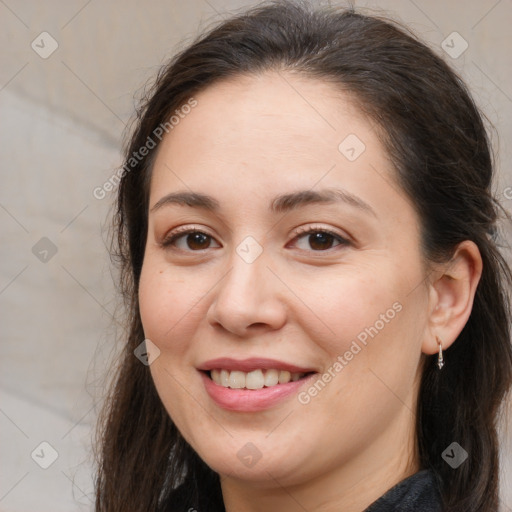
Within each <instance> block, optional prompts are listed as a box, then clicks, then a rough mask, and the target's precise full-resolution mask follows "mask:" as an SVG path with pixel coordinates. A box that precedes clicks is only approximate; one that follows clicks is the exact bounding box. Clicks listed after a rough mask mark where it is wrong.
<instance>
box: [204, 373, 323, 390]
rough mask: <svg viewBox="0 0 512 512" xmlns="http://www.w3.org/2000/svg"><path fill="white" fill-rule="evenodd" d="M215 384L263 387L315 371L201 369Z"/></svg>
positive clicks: (243, 387)
mask: <svg viewBox="0 0 512 512" xmlns="http://www.w3.org/2000/svg"><path fill="white" fill-rule="evenodd" d="M203 373H204V374H205V375H207V376H208V377H209V378H210V379H211V380H213V382H215V384H217V385H219V386H223V387H225V388H231V389H254V390H256V389H263V388H270V387H274V386H279V385H280V384H288V383H289V382H296V381H298V380H302V379H304V378H306V377H308V376H309V375H312V374H314V373H316V372H307V373H304V372H301V373H291V372H289V371H286V370H276V369H268V370H261V369H257V370H253V371H250V372H242V371H239V370H232V371H230V370H225V369H213V370H209V371H203Z"/></svg>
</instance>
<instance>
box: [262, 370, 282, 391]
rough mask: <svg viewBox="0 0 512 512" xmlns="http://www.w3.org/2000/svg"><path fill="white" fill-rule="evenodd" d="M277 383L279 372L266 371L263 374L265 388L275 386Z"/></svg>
mask: <svg viewBox="0 0 512 512" xmlns="http://www.w3.org/2000/svg"><path fill="white" fill-rule="evenodd" d="M278 382H279V372H278V371H277V370H267V372H266V373H265V386H267V387H269V386H275V385H276V384H277V383H278Z"/></svg>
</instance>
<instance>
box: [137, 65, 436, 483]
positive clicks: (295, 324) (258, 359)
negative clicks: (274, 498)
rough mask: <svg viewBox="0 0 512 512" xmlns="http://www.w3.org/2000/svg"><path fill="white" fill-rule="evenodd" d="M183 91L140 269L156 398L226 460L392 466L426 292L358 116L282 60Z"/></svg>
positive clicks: (358, 471) (407, 224)
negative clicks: (274, 68)
mask: <svg viewBox="0 0 512 512" xmlns="http://www.w3.org/2000/svg"><path fill="white" fill-rule="evenodd" d="M195 99H196V101H197V105H196V106H195V107H194V108H193V109H187V111H189V110H190V112H189V113H188V114H187V115H182V117H180V120H179V123H177V124H175V125H174V127H173V128H172V130H170V131H169V133H168V134H167V135H166V136H165V138H164V139H163V141H162V144H161V146H160V148H159V150H158V155H157V158H156V160H155V164H154V171H153V175H152V181H151V190H150V212H149V226H148V238H147V245H146V252H145V258H144V264H143V268H142V275H141V279H140V291H139V298H140V313H141V317H142V322H143V326H144V331H145V336H146V338H147V339H149V340H151V342H152V343H153V344H154V345H156V347H158V350H159V355H158V357H156V358H155V360H154V362H153V363H152V364H151V366H150V370H151V374H152V377H153V379H154V382H155V385H156V388H157V390H158V393H159V395H160V397H161V399H162V401H163V404H164V406H165V408H166V409H167V411H168V413H169V415H170V416H171V418H172V420H173V421H174V423H175V424H176V425H177V427H178V428H179V430H180V432H181V433H182V434H183V436H184V437H185V439H186V440H187V441H188V442H189V443H190V444H191V446H192V447H193V448H194V449H195V450H196V451H197V453H198V454H199V455H200V457H201V458H202V459H203V460H205V462H206V463H207V464H208V465H209V466H210V467H211V468H213V469H214V470H215V471H217V472H219V473H220V474H221V475H222V477H223V478H236V479H240V480H239V481H247V480H250V481H251V482H252V484H253V485H254V484H257V485H258V486H260V487H275V486H277V485H294V484H300V483H301V482H306V481H309V480H311V479H313V478H316V477H318V476H320V475H327V474H338V475H339V474H341V473H344V472H345V473H346V475H347V478H351V479H353V480H354V481H358V479H360V478H362V476H365V475H368V474H371V473H372V472H373V468H377V467H382V466H383V464H389V462H390V461H392V463H393V464H395V466H394V467H395V468H399V467H400V468H402V469H404V468H403V461H404V460H405V459H406V458H407V457H408V456H411V457H412V456H414V451H413V450H414V444H413V439H414V420H415V418H414V414H413V413H412V411H414V410H415V406H414V403H415V399H416V394H417V391H418V383H419V378H418V376H419V371H418V366H419V362H420V356H421V346H422V342H423V340H424V337H425V336H426V329H427V311H426V310H427V309H428V302H427V299H428V297H427V288H426V287H425V286H424V279H425V275H424V267H423V262H422V259H421V254H420V245H419V244H420V239H419V223H418V218H417V216H416V213H415V211H414V209H413V207H412V205H411V203H410V202H409V201H408V199H407V198H406V196H405V194H404V193H403V192H402V191H401V189H400V188H399V186H398V185H397V184H396V181H395V179H394V174H393V169H392V166H391V164H390V162H389V159H388V157H387V155H386V152H385V150H384V148H383V146H382V145H381V143H380V142H379V140H378V138H377V134H376V132H375V131H374V130H373V128H372V124H371V123H370V122H369V121H368V120H367V119H365V118H364V117H363V116H362V115H361V113H360V112H359V111H358V110H357V108H356V107H355V106H354V104H353V103H352V102H351V101H350V98H349V97H348V96H346V95H344V94H343V93H341V92H339V91H338V90H337V89H336V88H334V86H333V85H329V84H327V83H322V82H320V81H316V80H314V79H311V78H304V77H300V76H298V75H296V74H295V75H294V74H291V73H280V74H278V73H270V72H268V73H265V74H262V75H260V76H250V77H239V78H237V79H234V80H231V81H229V82H223V83H219V84H216V85H214V86H211V87H209V88H207V89H206V90H204V91H203V92H201V93H200V94H198V95H196V96H195ZM177 193H180V194H181V195H180V196H170V194H177ZM191 194H200V195H201V196H200V197H199V196H196V197H194V196H191ZM204 196H208V198H206V199H205V197H204ZM199 199H202V200H199ZM188 230H193V231H196V233H195V234H187V231H188ZM309 231H311V232H310V233H308V232H309ZM175 235H176V236H175ZM141 341H142V340H141ZM150 346H151V345H150ZM153 354H154V355H157V354H158V351H154V352H153ZM220 358H222V359H224V358H229V360H224V361H213V360H216V359H220ZM268 359H270V360H273V361H268ZM205 369H214V370H217V371H216V372H214V377H215V379H217V381H218V380H219V379H220V382H221V384H218V383H216V382H214V381H213V380H211V377H210V374H209V372H206V371H204V370H205ZM221 370H223V371H221ZM228 370H232V371H228ZM287 370H291V373H292V374H296V373H298V374H299V375H290V376H289V375H288V373H287ZM310 372H314V373H313V374H311V373H310ZM303 373H307V374H308V375H306V377H304V378H302V374H303ZM298 377H300V378H299V380H294V379H297V378H298ZM289 378H292V380H291V381H290V382H289V383H287V382H288V380H289ZM279 379H281V382H282V383H279ZM276 380H277V381H278V383H277V384H276ZM226 386H228V387H226ZM262 386H265V387H263V388H261V387H262ZM247 387H249V388H256V389H247ZM258 388H261V389H258ZM349 471H350V473H349ZM348 475H350V476H348Z"/></svg>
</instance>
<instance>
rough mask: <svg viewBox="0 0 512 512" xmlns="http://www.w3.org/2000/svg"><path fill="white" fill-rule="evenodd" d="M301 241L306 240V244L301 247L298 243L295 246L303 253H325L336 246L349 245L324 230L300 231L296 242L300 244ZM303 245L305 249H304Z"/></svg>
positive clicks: (341, 238)
mask: <svg viewBox="0 0 512 512" xmlns="http://www.w3.org/2000/svg"><path fill="white" fill-rule="evenodd" d="M301 239H304V240H306V243H305V244H303V246H302V247H301V246H300V245H299V244H298V243H297V246H298V247H299V249H302V250H305V251H310V250H313V251H316V252H319V251H327V250H329V249H332V248H333V247H336V246H338V245H349V244H350V242H349V241H348V240H347V239H345V238H343V237H341V236H340V235H338V234H336V233H333V232H332V231H329V230H325V229H318V228H312V229H308V230H305V231H302V232H301V233H300V234H299V235H298V236H297V237H296V240H299V241H301V242H302V240H301ZM304 245H305V247H304Z"/></svg>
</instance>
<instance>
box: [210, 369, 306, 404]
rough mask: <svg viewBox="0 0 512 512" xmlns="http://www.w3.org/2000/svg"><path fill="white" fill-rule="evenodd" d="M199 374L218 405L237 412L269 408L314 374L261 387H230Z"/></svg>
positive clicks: (292, 392) (294, 392) (295, 390)
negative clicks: (284, 382) (285, 382)
mask: <svg viewBox="0 0 512 512" xmlns="http://www.w3.org/2000/svg"><path fill="white" fill-rule="evenodd" d="M200 374H201V378H202V379H203V382H204V387H205V388H206V391H207V393H208V394H209V395H210V398H211V399H212V400H213V401H214V402H215V403H216V404H217V405H218V406H219V407H222V408H223V409H227V410H228V411H239V412H258V411H264V410H265V409H269V408H270V407H272V406H274V405H276V404H278V403H280V402H282V401H283V400H285V399H287V398H289V397H290V396H291V395H294V394H296V393H297V392H298V390H299V388H301V387H302V386H304V384H306V383H308V382H309V381H310V380H311V379H312V378H313V377H314V376H315V375H316V374H315V373H312V374H311V375H308V376H307V377H304V378H303V379H299V380H296V381H291V382H288V383H287V384H276V385H275V386H270V387H268V388H262V389H231V388H226V387H224V386H221V385H219V384H216V383H215V382H214V381H213V380H212V379H210V378H209V377H208V375H206V374H205V373H204V372H202V371H201V372H200Z"/></svg>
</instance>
